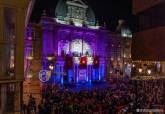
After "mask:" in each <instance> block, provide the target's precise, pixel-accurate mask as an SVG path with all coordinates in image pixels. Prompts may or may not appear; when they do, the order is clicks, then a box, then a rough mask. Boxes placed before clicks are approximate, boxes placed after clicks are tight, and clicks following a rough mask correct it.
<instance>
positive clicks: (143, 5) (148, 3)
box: [133, 0, 164, 14]
mask: <svg viewBox="0 0 165 114" xmlns="http://www.w3.org/2000/svg"><path fill="white" fill-rule="evenodd" d="M163 1H164V0H133V13H134V14H137V13H139V12H143V11H144V10H146V9H149V8H151V7H153V6H155V5H157V4H159V3H161V2H163Z"/></svg>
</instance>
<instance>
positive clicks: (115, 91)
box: [27, 80, 164, 114]
mask: <svg viewBox="0 0 165 114" xmlns="http://www.w3.org/2000/svg"><path fill="white" fill-rule="evenodd" d="M109 85H110V86H109V87H106V88H102V89H98V88H94V89H92V90H81V91H76V90H73V89H69V88H67V87H66V88H63V89H60V88H58V87H56V86H53V87H52V86H50V85H48V86H45V88H44V89H43V91H42V100H41V102H40V104H39V105H38V109H37V111H36V103H35V100H34V98H33V97H32V96H31V97H30V100H29V103H28V106H29V107H31V108H30V109H31V110H33V111H34V112H35V113H36V112H38V114H119V113H120V114H127V113H132V114H135V113H136V110H137V109H145V108H153V107H152V106H153V104H161V105H163V103H164V102H163V101H164V100H163V93H164V92H162V89H163V86H162V84H161V83H158V82H149V83H146V82H145V83H137V84H136V85H135V82H133V81H128V80H117V81H116V80H113V82H111V84H109ZM27 114H31V113H27Z"/></svg>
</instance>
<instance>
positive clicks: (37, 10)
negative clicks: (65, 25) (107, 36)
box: [30, 0, 136, 31]
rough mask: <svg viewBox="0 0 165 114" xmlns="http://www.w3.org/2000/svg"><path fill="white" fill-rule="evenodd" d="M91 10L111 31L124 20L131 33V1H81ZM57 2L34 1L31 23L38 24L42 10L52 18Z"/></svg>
mask: <svg viewBox="0 0 165 114" xmlns="http://www.w3.org/2000/svg"><path fill="white" fill-rule="evenodd" d="M83 1H85V2H87V3H88V5H89V6H90V7H91V8H92V9H93V11H94V13H95V16H96V19H97V20H99V23H100V24H101V25H103V23H104V22H106V24H107V27H108V29H109V30H111V31H115V29H116V26H117V24H118V20H119V19H124V20H126V22H127V24H128V26H129V27H130V29H131V30H132V31H134V29H135V27H134V26H135V23H136V22H135V17H134V16H133V15H132V0H83ZM57 2H58V0H36V3H35V5H34V8H33V12H32V16H31V19H30V21H31V22H39V20H40V17H41V14H42V12H43V10H46V12H47V15H49V16H52V17H54V15H55V8H56V4H57Z"/></svg>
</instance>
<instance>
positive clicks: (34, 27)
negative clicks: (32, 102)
mask: <svg viewBox="0 0 165 114" xmlns="http://www.w3.org/2000/svg"><path fill="white" fill-rule="evenodd" d="M41 61H42V30H41V26H40V25H38V24H34V23H29V24H28V26H27V28H26V36H25V58H24V66H25V67H24V68H25V69H24V71H25V74H24V78H25V81H24V83H23V99H24V102H25V103H28V100H29V95H30V94H32V95H33V97H34V98H36V102H37V104H38V103H39V102H40V100H41V93H40V92H41V90H40V87H41V84H40V81H39V78H38V74H39V72H40V70H41V69H42V65H41Z"/></svg>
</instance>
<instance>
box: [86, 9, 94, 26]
mask: <svg viewBox="0 0 165 114" xmlns="http://www.w3.org/2000/svg"><path fill="white" fill-rule="evenodd" d="M86 15H87V22H89V24H90V25H95V23H96V19H95V14H94V12H93V10H92V8H90V7H89V8H88V10H87V14H86Z"/></svg>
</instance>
